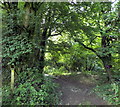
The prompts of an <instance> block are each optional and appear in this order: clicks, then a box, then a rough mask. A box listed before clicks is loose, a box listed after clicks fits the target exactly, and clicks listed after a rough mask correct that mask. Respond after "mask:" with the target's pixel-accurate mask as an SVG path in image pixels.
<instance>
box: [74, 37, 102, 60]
mask: <svg viewBox="0 0 120 107" xmlns="http://www.w3.org/2000/svg"><path fill="white" fill-rule="evenodd" d="M74 40H75V42H78V43H79V44H80V45H82V46H83V47H84V48H86V49H88V50H91V51H92V52H94V53H95V54H96V55H97V56H98V57H99V58H100V56H99V55H98V53H97V52H96V51H95V50H94V49H93V48H90V47H88V46H86V45H85V44H83V43H82V42H80V40H78V39H74Z"/></svg>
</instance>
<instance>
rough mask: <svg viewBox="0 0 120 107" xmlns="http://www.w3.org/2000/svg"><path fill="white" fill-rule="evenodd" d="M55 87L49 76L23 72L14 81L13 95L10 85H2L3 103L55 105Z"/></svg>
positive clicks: (56, 102)
mask: <svg viewBox="0 0 120 107" xmlns="http://www.w3.org/2000/svg"><path fill="white" fill-rule="evenodd" d="M23 77H25V78H23ZM43 78H44V79H43ZM57 87H58V85H57V84H55V83H54V82H53V81H52V79H51V78H50V77H43V76H42V75H40V74H36V75H34V73H33V72H31V74H30V72H29V75H28V73H26V72H23V73H21V74H20V75H19V76H18V77H17V79H16V81H15V87H14V93H13V95H11V89H10V86H9V85H8V84H6V85H3V90H2V93H3V98H2V99H3V105H56V104H58V103H59V98H58V96H59V94H58V92H57V91H56V89H57Z"/></svg>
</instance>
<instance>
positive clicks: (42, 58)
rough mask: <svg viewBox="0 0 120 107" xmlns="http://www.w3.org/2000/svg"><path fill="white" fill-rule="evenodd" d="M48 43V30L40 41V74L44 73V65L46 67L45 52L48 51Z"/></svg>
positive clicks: (45, 30)
mask: <svg viewBox="0 0 120 107" xmlns="http://www.w3.org/2000/svg"><path fill="white" fill-rule="evenodd" d="M46 41H47V28H45V29H44V31H43V33H42V36H41V41H40V50H39V54H38V55H39V56H38V59H39V69H40V72H41V73H43V71H44V65H45V50H46Z"/></svg>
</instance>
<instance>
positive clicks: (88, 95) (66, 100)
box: [54, 76, 107, 105]
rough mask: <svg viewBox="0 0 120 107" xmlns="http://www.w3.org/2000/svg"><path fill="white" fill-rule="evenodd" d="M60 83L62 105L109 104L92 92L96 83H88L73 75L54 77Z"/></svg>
mask: <svg viewBox="0 0 120 107" xmlns="http://www.w3.org/2000/svg"><path fill="white" fill-rule="evenodd" d="M54 81H55V82H56V83H58V84H59V85H60V88H59V89H58V90H59V91H61V92H62V95H61V98H60V99H61V104H60V105H107V102H105V101H104V100H103V99H102V98H100V97H98V96H97V95H96V94H95V93H93V92H91V91H92V89H93V88H94V87H95V84H92V83H91V84H86V83H85V82H82V83H81V82H80V81H77V80H75V79H73V78H72V76H60V77H58V78H56V79H54Z"/></svg>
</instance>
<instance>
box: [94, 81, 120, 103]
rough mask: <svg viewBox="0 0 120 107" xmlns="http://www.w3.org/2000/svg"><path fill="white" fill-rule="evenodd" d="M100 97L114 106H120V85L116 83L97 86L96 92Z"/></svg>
mask: <svg viewBox="0 0 120 107" xmlns="http://www.w3.org/2000/svg"><path fill="white" fill-rule="evenodd" d="M94 91H95V92H96V93H97V94H98V95H99V96H100V97H102V98H103V99H104V100H106V101H108V103H110V104H113V105H119V104H120V83H119V82H114V83H111V84H104V85H101V86H97V87H96V88H95V90H94Z"/></svg>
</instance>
